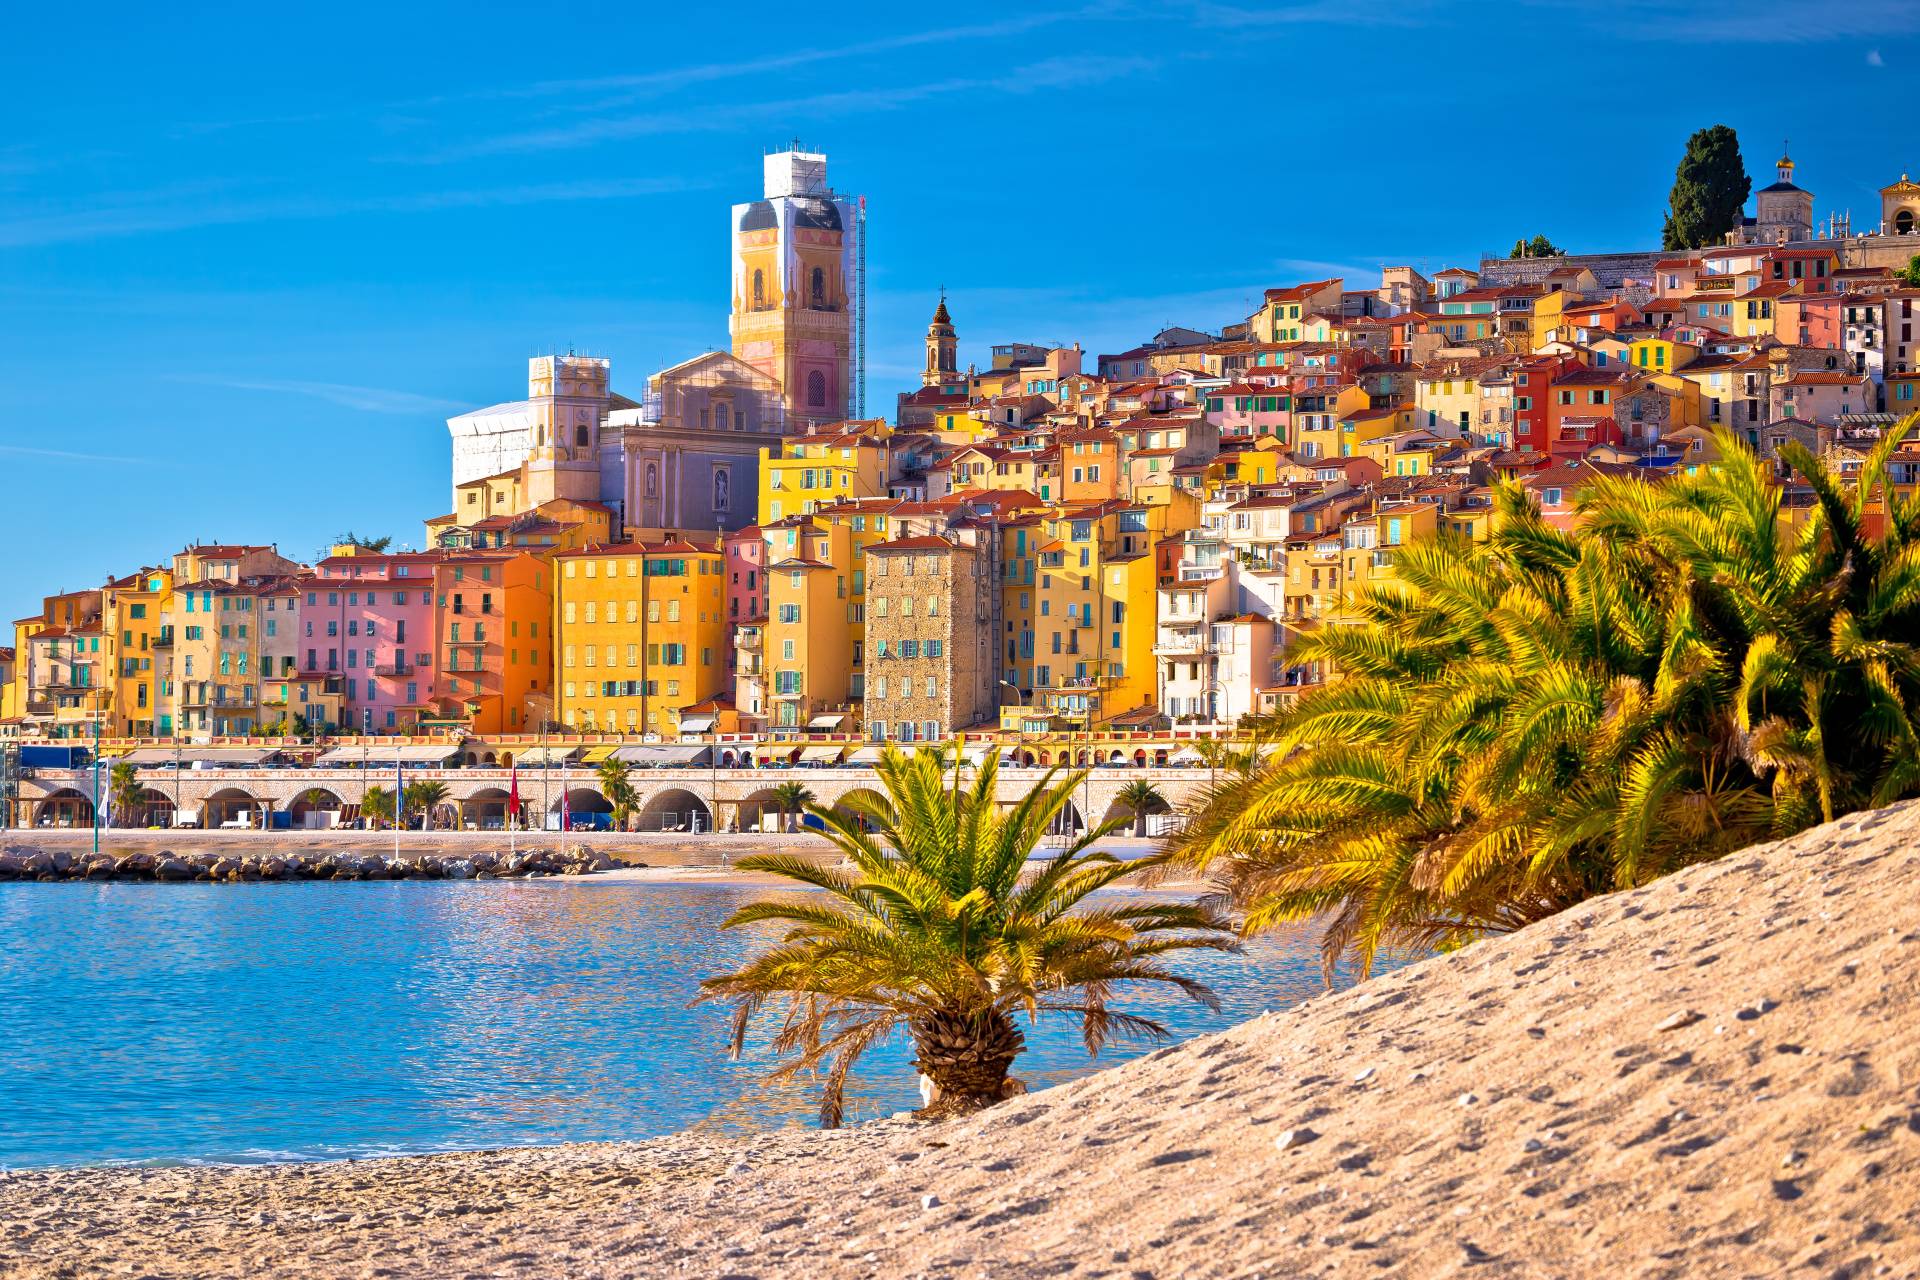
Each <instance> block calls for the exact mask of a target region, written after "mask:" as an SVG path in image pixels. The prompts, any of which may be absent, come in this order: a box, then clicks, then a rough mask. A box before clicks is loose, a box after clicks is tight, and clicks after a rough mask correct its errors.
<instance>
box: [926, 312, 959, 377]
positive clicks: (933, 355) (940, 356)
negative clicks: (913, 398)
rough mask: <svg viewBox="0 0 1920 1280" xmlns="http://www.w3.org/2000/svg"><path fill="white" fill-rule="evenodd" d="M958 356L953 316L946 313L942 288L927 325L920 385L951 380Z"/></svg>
mask: <svg viewBox="0 0 1920 1280" xmlns="http://www.w3.org/2000/svg"><path fill="white" fill-rule="evenodd" d="M959 357H960V339H959V338H958V337H957V336H956V335H955V333H954V331H953V317H952V316H950V315H948V314H947V294H946V290H944V289H943V290H941V291H940V305H939V306H938V307H935V308H934V311H933V323H931V324H929V325H928V326H927V365H926V368H924V369H922V370H921V371H920V385H921V386H923V387H938V386H944V385H945V384H947V383H948V382H951V381H953V379H954V377H955V375H956V374H957V372H958V369H957V367H956V365H957V361H958V360H959Z"/></svg>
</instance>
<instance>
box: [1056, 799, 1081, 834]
mask: <svg viewBox="0 0 1920 1280" xmlns="http://www.w3.org/2000/svg"><path fill="white" fill-rule="evenodd" d="M1086 829H1087V820H1086V818H1085V817H1083V816H1082V815H1081V813H1080V806H1079V804H1078V803H1077V802H1075V801H1072V800H1069V801H1067V803H1066V804H1065V805H1064V806H1062V808H1061V810H1060V812H1059V813H1057V814H1055V815H1054V817H1053V821H1052V822H1050V823H1048V824H1047V834H1048V835H1052V836H1061V837H1067V836H1078V835H1080V834H1081V833H1082V832H1084V831H1085V830H1086Z"/></svg>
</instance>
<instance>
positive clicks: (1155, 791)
mask: <svg viewBox="0 0 1920 1280" xmlns="http://www.w3.org/2000/svg"><path fill="white" fill-rule="evenodd" d="M1116 798H1117V799H1118V800H1119V801H1120V803H1121V804H1123V805H1125V806H1127V808H1129V809H1131V810H1133V834H1135V835H1136V836H1144V835H1146V834H1147V815H1148V814H1153V813H1165V812H1166V811H1167V807H1168V806H1167V798H1166V797H1165V796H1163V795H1161V794H1160V788H1158V787H1156V786H1154V785H1153V784H1152V783H1151V782H1148V781H1147V780H1146V779H1145V778H1135V779H1134V780H1133V781H1132V782H1129V783H1128V784H1127V785H1126V786H1124V787H1122V788H1120V794H1119V796H1118V797H1116Z"/></svg>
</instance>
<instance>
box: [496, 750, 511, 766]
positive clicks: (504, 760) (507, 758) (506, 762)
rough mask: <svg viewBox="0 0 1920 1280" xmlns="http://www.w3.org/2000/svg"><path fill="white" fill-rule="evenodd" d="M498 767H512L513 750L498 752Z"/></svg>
mask: <svg viewBox="0 0 1920 1280" xmlns="http://www.w3.org/2000/svg"><path fill="white" fill-rule="evenodd" d="M498 767H499V768H502V769H511V768H512V767H513V752H511V751H502V752H501V753H500V763H499V765H498Z"/></svg>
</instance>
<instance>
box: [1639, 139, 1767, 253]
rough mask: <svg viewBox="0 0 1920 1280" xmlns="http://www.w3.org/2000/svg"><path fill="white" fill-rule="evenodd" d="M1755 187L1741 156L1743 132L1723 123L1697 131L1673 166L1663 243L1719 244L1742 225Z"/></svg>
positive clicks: (1678, 246)
mask: <svg viewBox="0 0 1920 1280" xmlns="http://www.w3.org/2000/svg"><path fill="white" fill-rule="evenodd" d="M1752 190H1753V183H1752V182H1751V181H1750V180H1749V179H1748V178H1747V167H1746V165H1745V164H1744V163H1743V162H1742V161H1741V159H1740V137H1739V135H1738V134H1736V133H1734V131H1733V130H1732V129H1729V128H1728V127H1727V126H1726V125H1724V124H1717V125H1715V126H1713V128H1711V129H1701V130H1698V131H1697V132H1695V134H1694V135H1693V136H1692V137H1691V138H1688V139H1687V153H1686V154H1685V155H1684V156H1682V157H1680V167H1679V168H1677V169H1676V170H1674V174H1673V194H1672V196H1670V197H1669V199H1668V208H1667V221H1666V225H1665V227H1663V228H1662V229H1661V232H1660V245H1661V247H1662V248H1664V249H1698V248H1701V247H1703V246H1705V245H1712V244H1718V243H1720V241H1721V240H1722V239H1723V238H1724V237H1725V236H1726V234H1727V232H1729V231H1731V230H1733V229H1734V227H1735V226H1736V225H1737V224H1738V223H1739V221H1740V210H1741V208H1742V207H1743V206H1745V204H1746V203H1747V195H1748V193H1749V192H1751V191H1752Z"/></svg>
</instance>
